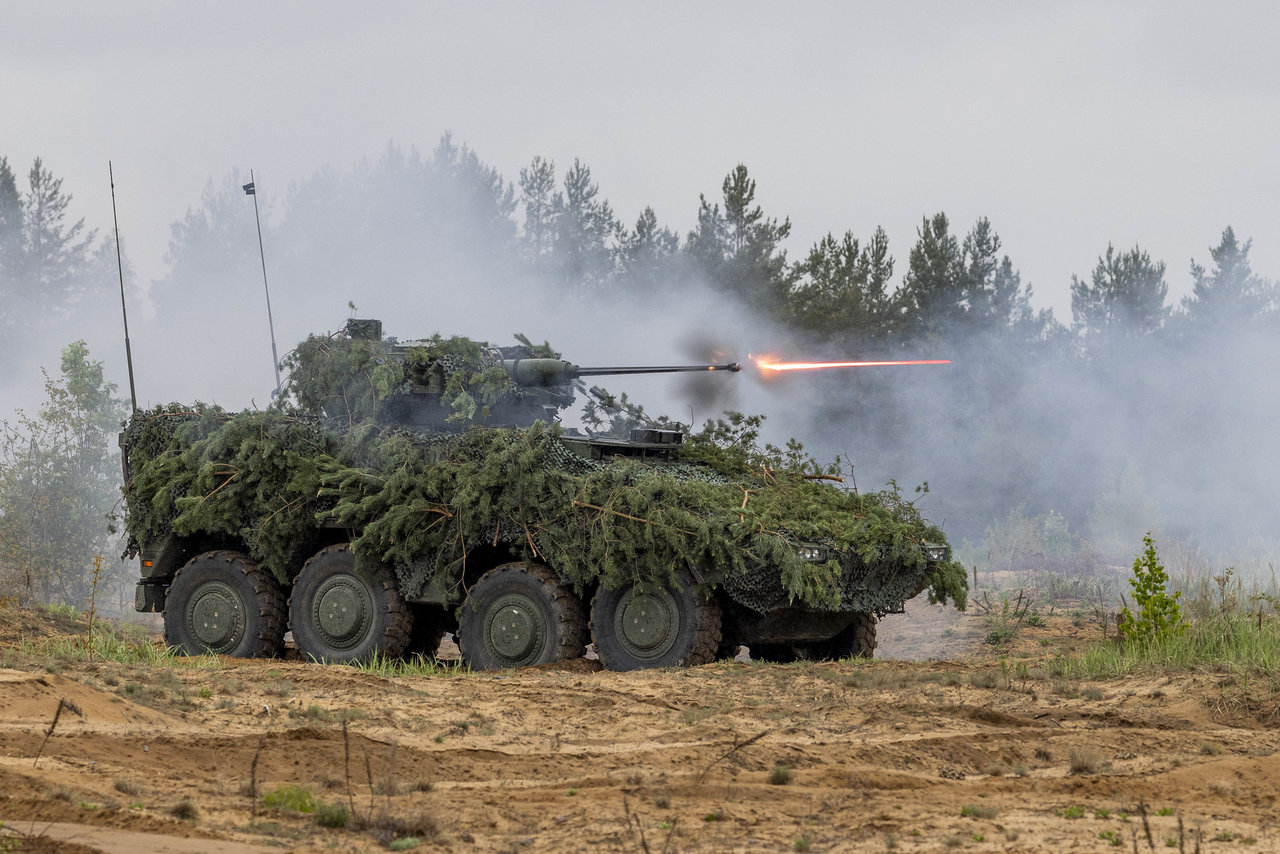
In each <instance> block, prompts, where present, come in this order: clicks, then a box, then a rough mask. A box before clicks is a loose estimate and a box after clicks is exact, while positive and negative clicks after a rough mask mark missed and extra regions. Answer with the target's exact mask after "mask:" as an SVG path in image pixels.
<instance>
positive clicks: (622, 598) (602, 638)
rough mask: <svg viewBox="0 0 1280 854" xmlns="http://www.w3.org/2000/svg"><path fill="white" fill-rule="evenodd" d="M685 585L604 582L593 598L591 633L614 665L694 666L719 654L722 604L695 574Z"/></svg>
mask: <svg viewBox="0 0 1280 854" xmlns="http://www.w3.org/2000/svg"><path fill="white" fill-rule="evenodd" d="M679 581H680V589H679V590H672V589H670V588H668V587H666V586H665V585H662V584H650V585H647V586H645V587H643V588H641V587H637V586H636V585H634V584H626V585H623V586H622V587H618V588H615V589H613V590H609V589H606V588H604V587H600V588H599V589H598V590H596V595H595V596H593V597H592V599H591V638H592V640H593V641H594V642H595V645H596V655H598V656H600V661H601V663H602V664H604V666H605V667H607V668H608V669H610V670H641V669H644V668H648V667H682V666H689V667H693V666H696V665H699V664H708V663H710V662H712V661H714V660H715V657H716V650H717V649H719V647H720V605H719V604H718V603H717V602H716V601H715V599H713V598H709V597H706V596H701V595H699V594H698V592H697V590H695V589H694V585H693V579H692V578H690V577H689V576H688V575H687V574H685V573H682V574H681V576H680V579H679Z"/></svg>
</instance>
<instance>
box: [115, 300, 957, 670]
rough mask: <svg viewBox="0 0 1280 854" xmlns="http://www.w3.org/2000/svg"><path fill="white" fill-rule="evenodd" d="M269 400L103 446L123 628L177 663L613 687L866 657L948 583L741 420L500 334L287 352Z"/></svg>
mask: <svg viewBox="0 0 1280 854" xmlns="http://www.w3.org/2000/svg"><path fill="white" fill-rule="evenodd" d="M284 366H285V367H286V368H287V369H288V372H289V379H288V385H287V393H286V395H285V401H284V402H278V403H276V404H274V405H273V406H272V407H271V408H270V409H268V410H266V411H248V412H240V413H230V412H226V411H223V410H222V409H220V408H218V407H215V406H205V405H200V404H195V405H184V404H171V405H168V406H162V407H157V408H156V409H153V410H151V411H146V412H137V413H135V415H134V416H133V418H132V419H131V420H130V422H129V424H128V425H127V426H126V429H125V432H124V433H122V434H121V446H122V448H123V449H124V455H123V456H124V461H125V489H124V493H125V499H126V505H127V534H128V547H127V553H126V554H127V555H130V556H137V557H139V559H140V564H141V575H142V577H141V579H140V580H139V582H138V585H137V597H136V607H137V609H138V610H140V611H152V612H155V611H162V612H164V625H165V637H166V639H167V641H168V643H170V644H171V645H173V646H174V647H176V648H178V649H179V650H181V651H183V652H185V653H189V654H196V653H206V652H208V653H217V654H225V655H231V656H270V655H275V654H278V653H280V652H281V651H282V649H283V647H284V636H285V633H286V631H287V630H291V631H292V634H293V640H294V641H295V643H296V645H297V647H298V649H299V650H300V652H301V653H302V654H303V655H304V656H306V657H309V658H312V659H315V660H319V661H328V662H348V661H365V660H369V659H370V658H372V657H373V656H375V655H378V656H384V657H396V656H400V655H405V654H412V653H422V654H425V655H431V654H433V653H434V652H435V650H436V647H437V644H438V643H439V641H440V639H441V637H442V635H443V633H444V632H446V631H452V632H454V633H455V636H456V639H457V641H458V645H459V647H460V649H461V651H462V656H463V659H464V661H465V662H466V663H467V664H468V665H470V666H471V667H474V668H477V669H490V668H507V667H519V666H525V665H533V664H539V663H544V662H549V661H555V660H559V659H565V658H572V657H577V656H580V655H582V654H583V652H584V649H585V647H586V644H587V643H588V642H589V641H590V642H593V643H594V645H595V651H596V653H597V654H598V656H599V658H600V660H601V661H602V662H603V664H604V665H605V666H606V667H608V668H610V669H614V670H628V669H636V668H645V667H659V666H669V665H695V664H703V663H706V662H709V661H712V660H713V659H715V658H716V657H717V656H723V655H732V654H733V653H734V652H735V651H736V650H737V648H738V646H739V645H743V644H745V645H747V646H748V647H749V648H750V650H751V654H752V655H753V656H754V657H757V658H766V659H778V660H782V659H790V658H793V657H797V656H807V657H813V658H841V657H846V656H851V655H852V656H870V655H871V654H872V652H873V650H874V648H875V629H876V620H877V617H878V616H880V615H883V614H886V613H890V612H895V611H901V610H902V608H903V604H904V603H905V602H906V601H907V600H908V599H910V598H911V597H913V596H915V595H917V594H918V593H920V592H921V591H923V590H925V589H928V590H929V591H930V598H931V599H933V600H934V601H947V600H951V601H954V602H955V603H956V604H957V605H958V606H959V607H963V606H964V597H965V592H966V588H965V572H964V569H963V567H961V566H959V565H958V564H956V563H955V562H953V561H951V560H950V555H949V550H948V547H947V545H946V541H945V539H944V537H943V535H942V532H941V531H939V530H938V529H937V528H935V527H934V526H932V525H931V524H929V523H928V522H926V521H925V520H924V519H922V518H921V516H920V514H919V512H918V511H917V510H916V508H915V507H914V506H913V505H912V504H911V503H910V502H908V501H906V500H905V499H903V498H902V497H901V496H900V495H899V494H898V492H897V489H896V487H894V488H892V489H890V490H888V491H884V492H879V493H869V494H868V493H858V492H856V491H853V490H849V489H845V488H843V487H842V486H840V485H838V484H837V483H836V481H839V480H840V478H839V476H838V475H837V474H835V473H834V470H833V469H829V468H823V467H822V466H819V465H818V464H817V463H816V462H815V461H813V460H812V459H811V458H809V457H808V456H807V455H805V454H804V453H803V450H802V448H801V446H800V445H798V444H796V443H792V444H791V445H789V446H788V448H786V449H778V448H775V447H772V446H768V445H766V446H764V447H763V448H762V447H760V446H759V443H758V442H757V436H758V428H759V424H760V420H761V419H760V418H759V417H747V416H742V415H739V414H735V413H729V414H727V415H726V417H725V418H724V419H718V420H714V421H712V422H710V423H709V424H708V425H707V426H706V427H705V428H703V429H702V430H701V431H700V432H697V433H691V432H690V431H689V430H687V429H686V428H685V427H684V425H680V424H675V423H673V422H669V421H667V420H665V419H657V420H653V419H649V418H647V417H645V416H644V414H643V412H642V411H640V410H638V409H636V408H634V407H629V406H627V405H625V400H624V401H623V402H622V403H619V401H617V400H615V399H613V398H612V397H611V396H609V395H608V394H607V393H606V392H603V391H602V390H599V389H592V390H591V393H592V394H593V395H594V398H593V399H592V400H591V401H590V402H589V404H588V406H587V408H586V410H585V412H584V417H583V423H584V425H585V427H583V428H568V427H563V426H561V425H560V424H558V423H557V415H558V414H559V413H560V411H561V410H563V409H564V408H565V407H566V406H569V405H570V404H571V403H572V402H573V400H574V398H575V391H578V390H581V389H582V388H583V386H584V385H585V383H584V382H583V380H582V378H583V377H591V376H596V375H603V374H627V373H637V372H655V371H703V372H719V371H725V372H732V371H735V370H737V367H738V366H737V365H689V366H677V367H662V368H631V367H626V368H582V367H579V366H577V365H574V364H572V363H570V362H567V361H564V360H562V359H560V358H559V356H558V354H556V353H555V352H553V351H552V350H551V348H550V347H549V346H547V345H542V346H534V345H533V344H532V343H531V342H529V341H528V340H527V339H523V338H521V339H520V344H519V345H517V346H512V347H492V346H489V345H487V344H482V343H479V342H475V341H471V340H468V339H462V338H449V339H445V338H442V337H440V336H438V335H437V336H435V337H433V338H429V339H424V340H420V341H405V342H400V341H397V340H396V339H394V338H385V337H383V335H382V327H381V324H380V323H379V322H378V321H371V320H356V321H350V322H348V324H347V326H346V327H345V329H344V330H343V331H342V332H340V333H336V334H333V335H326V336H311V337H309V338H308V339H307V340H306V341H304V342H302V343H301V344H300V345H299V346H298V348H297V349H296V350H295V351H293V352H292V353H291V354H290V355H289V356H287V357H286V359H285V360H284Z"/></svg>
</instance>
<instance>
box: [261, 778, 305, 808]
mask: <svg viewBox="0 0 1280 854" xmlns="http://www.w3.org/2000/svg"><path fill="white" fill-rule="evenodd" d="M262 805H263V806H264V807H266V808H267V809H271V810H281V811H284V812H298V813H313V812H315V811H316V796H315V794H314V793H313V792H312V791H311V788H310V787H309V786H299V785H297V784H296V783H287V784H285V785H283V786H278V787H276V788H274V789H272V790H271V791H269V792H267V793H266V794H265V795H263V796H262Z"/></svg>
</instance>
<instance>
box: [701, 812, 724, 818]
mask: <svg viewBox="0 0 1280 854" xmlns="http://www.w3.org/2000/svg"><path fill="white" fill-rule="evenodd" d="M702 820H703V821H723V820H724V812H723V811H722V810H712V811H711V812H709V813H707V814H706V815H704V816H703V817H702Z"/></svg>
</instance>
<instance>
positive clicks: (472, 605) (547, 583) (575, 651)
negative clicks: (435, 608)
mask: <svg viewBox="0 0 1280 854" xmlns="http://www.w3.org/2000/svg"><path fill="white" fill-rule="evenodd" d="M457 639H458V649H459V650H460V651H461V652H462V661H463V663H464V664H466V665H467V666H468V667H470V668H472V669H473V670H502V669H505V668H508V667H528V666H529V665H532V664H546V663H548V662H551V661H563V660H564V659H568V658H580V657H581V656H582V655H583V654H584V653H585V652H586V647H587V642H586V617H585V616H584V614H583V609H582V601H581V600H580V599H578V597H577V596H575V595H573V591H571V590H569V589H568V588H567V587H565V585H564V583H563V582H561V581H560V579H559V578H558V577H557V576H556V574H555V573H553V572H552V571H551V570H550V569H548V568H547V567H545V566H542V565H541V564H536V563H504V564H502V565H501V566H496V567H494V568H493V569H491V570H489V571H488V572H486V573H485V574H484V575H483V576H481V577H480V580H479V581H477V582H476V583H475V586H473V587H472V588H471V591H470V593H469V594H468V596H467V601H466V602H464V603H462V614H461V616H460V617H459V618H458V634H457Z"/></svg>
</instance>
